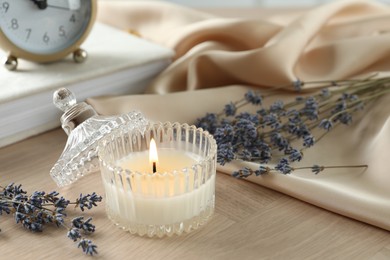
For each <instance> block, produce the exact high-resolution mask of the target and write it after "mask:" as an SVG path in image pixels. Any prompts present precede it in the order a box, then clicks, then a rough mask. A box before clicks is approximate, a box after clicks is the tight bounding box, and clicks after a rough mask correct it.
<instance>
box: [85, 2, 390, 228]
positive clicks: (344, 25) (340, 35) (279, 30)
mask: <svg viewBox="0 0 390 260" xmlns="http://www.w3.org/2000/svg"><path fill="white" fill-rule="evenodd" d="M110 17H111V18H110ZM112 17H115V18H117V19H112ZM99 19H101V20H102V21H106V22H109V23H111V24H113V25H115V26H118V27H120V28H131V29H136V30H137V31H139V32H140V33H141V34H142V35H143V36H144V37H145V38H148V39H150V40H153V41H155V42H159V43H161V44H164V45H166V46H170V47H172V48H175V50H176V51H177V57H176V59H175V61H174V62H173V64H172V65H171V66H170V67H169V68H168V69H167V70H166V71H164V72H163V73H162V74H161V75H160V76H159V77H157V79H156V80H155V82H154V83H153V84H152V86H151V87H150V89H149V91H151V92H156V93H160V94H161V93H168V92H172V91H177V90H193V89H200V88H210V87H219V88H211V89H204V90H196V91H191V92H178V93H171V94H164V95H156V94H149V95H136V96H121V97H101V98H93V99H89V100H88V102H89V103H90V104H91V105H92V106H94V108H95V109H96V110H97V111H98V112H99V113H100V114H103V115H113V114H120V113H124V112H128V111H131V110H134V109H136V110H140V111H142V112H143V113H144V114H145V115H146V116H147V117H148V118H150V119H151V120H155V121H179V122H188V123H193V122H194V121H195V120H196V118H198V117H201V116H203V115H204V114H205V113H206V112H218V111H220V110H221V109H222V107H223V105H224V104H225V103H227V102H229V101H234V100H237V99H238V98H240V97H241V96H242V95H243V94H244V93H245V92H246V91H247V89H248V87H247V86H252V87H253V86H259V87H261V86H263V87H271V86H273V85H285V84H288V83H289V82H290V81H292V80H295V79H296V78H300V79H302V80H314V79H339V78H345V77H351V76H359V75H363V74H366V73H369V72H372V71H380V72H383V73H384V74H387V73H388V72H389V71H390V62H389V60H390V59H389V58H390V36H389V35H390V34H389V33H385V31H387V30H390V13H389V9H388V8H387V7H386V8H385V7H384V6H380V5H377V4H375V3H373V2H371V1H366V2H362V1H359V2H351V1H337V2H335V3H332V4H330V5H327V6H324V7H320V8H318V9H315V10H312V11H309V12H307V13H305V14H303V15H302V16H300V17H298V18H297V19H295V20H294V21H293V22H291V23H288V24H284V22H283V19H271V20H270V21H272V22H267V21H262V20H245V19H220V18H215V17H212V16H210V15H206V14H202V13H198V12H195V11H192V10H189V9H185V8H181V7H177V6H174V5H168V4H163V3H150V2H149V1H148V2H143V3H132V2H120V3H119V2H118V3H117V2H108V1H107V2H101V6H100V14H99ZM238 83H240V84H242V85H246V86H237V85H236V86H228V85H235V84H238ZM275 98H278V99H283V100H288V99H290V98H294V94H293V93H291V92H290V91H286V93H285V94H281V95H280V96H278V97H275ZM271 101H272V100H268V102H271ZM389 116H390V95H387V96H384V97H382V98H381V99H380V100H379V101H378V102H376V103H375V105H371V106H368V107H367V108H366V109H365V111H364V112H361V113H360V114H359V115H358V116H356V117H355V118H354V123H353V125H352V126H348V127H344V126H340V127H338V128H336V129H334V130H333V131H332V132H331V133H330V134H329V135H328V136H326V137H325V138H324V139H323V140H322V141H321V142H319V143H318V144H316V146H314V147H313V148H310V149H308V150H306V151H305V154H304V160H303V161H302V162H300V163H299V164H298V165H301V166H302V165H307V166H311V165H313V164H319V165H348V164H368V165H369V168H368V169H366V170H363V169H361V170H360V169H359V170H356V169H353V170H352V169H337V170H327V171H325V172H322V173H320V174H319V175H314V174H313V173H311V172H309V171H307V172H304V171H302V172H294V173H293V174H291V175H287V176H285V175H281V174H270V175H266V176H262V177H250V178H249V180H250V181H253V182H256V183H259V184H261V185H264V186H267V187H270V188H272V189H275V190H278V191H280V192H283V193H286V194H289V195H291V196H293V197H296V198H298V199H301V200H304V201H307V202H309V203H312V204H314V205H317V206H319V207H323V208H325V209H328V210H331V211H334V212H337V213H339V214H342V215H345V216H348V217H351V218H354V219H357V220H360V221H364V222H366V223H370V224H372V225H376V226H378V227H381V228H384V229H387V230H390V188H389V183H390V170H389V166H388V161H389V158H390V152H389V147H390V117H389ZM243 166H249V167H253V168H254V169H255V168H256V167H258V166H257V165H256V164H253V163H245V162H234V163H231V164H229V165H227V166H225V167H220V168H219V170H220V171H222V172H225V173H231V172H232V171H233V170H236V169H239V168H241V167H243ZM237 181H239V180H237ZM217 195H218V194H217Z"/></svg>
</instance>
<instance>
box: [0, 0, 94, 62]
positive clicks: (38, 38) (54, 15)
mask: <svg viewBox="0 0 390 260" xmlns="http://www.w3.org/2000/svg"><path fill="white" fill-rule="evenodd" d="M91 19H92V1H89V0H0V29H1V31H2V33H3V34H4V35H5V37H6V38H7V39H8V40H9V41H10V42H11V43H12V44H13V45H15V46H17V47H18V48H20V49H21V50H23V51H26V52H29V53H32V54H42V55H50V54H53V53H57V52H60V51H63V50H65V49H67V48H69V47H70V46H72V45H73V44H75V43H76V42H77V41H78V40H79V39H80V37H82V35H83V34H84V32H85V31H86V30H87V28H88V26H89V23H90V21H91Z"/></svg>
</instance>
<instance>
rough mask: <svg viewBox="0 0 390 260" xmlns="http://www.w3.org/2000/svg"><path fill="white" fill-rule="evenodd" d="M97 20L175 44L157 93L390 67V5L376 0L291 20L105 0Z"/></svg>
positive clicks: (331, 6) (285, 81)
mask: <svg viewBox="0 0 390 260" xmlns="http://www.w3.org/2000/svg"><path fill="white" fill-rule="evenodd" d="M114 17H115V18H114ZM98 19H99V20H100V21H102V22H105V23H109V24H111V25H114V26H117V27H119V28H123V29H135V30H136V31H138V32H139V33H140V34H141V35H142V36H144V37H145V38H146V39H150V40H152V41H154V42H157V43H161V44H163V45H165V46H168V47H171V48H174V49H175V51H176V53H177V54H176V60H175V62H174V63H173V64H172V65H171V66H170V67H169V68H168V69H166V70H165V71H164V72H163V73H162V74H161V75H160V76H159V77H158V78H157V79H156V81H155V82H154V84H153V85H152V86H150V88H149V92H151V93H160V94H162V93H168V92H172V91H179V90H194V89H199V88H210V87H220V86H226V85H234V84H245V85H252V86H275V85H286V84H289V83H290V82H291V81H293V80H295V79H297V78H300V79H303V80H317V79H320V80H329V79H330V80H331V79H340V78H347V77H351V76H355V75H359V74H364V73H367V72H371V71H389V70H390V63H389V62H388V60H389V59H390V44H389V42H390V8H389V7H388V6H385V5H379V4H377V3H376V2H375V1H370V0H368V1H340V0H338V1H335V2H334V3H331V4H328V5H326V6H322V7H319V8H317V9H314V10H312V11H309V12H306V13H305V14H303V15H301V16H299V17H298V18H297V19H295V20H293V21H292V22H289V23H286V21H285V19H284V20H283V19H270V21H265V20H261V17H259V19H257V20H254V19H250V20H249V19H222V18H218V17H213V16H211V15H207V14H202V13H199V12H197V11H194V10H191V9H187V8H184V7H180V6H176V5H171V4H167V3H162V2H150V1H147V2H145V1H140V2H134V1H127V2H123V1H102V2H100V6H99V13H98Z"/></svg>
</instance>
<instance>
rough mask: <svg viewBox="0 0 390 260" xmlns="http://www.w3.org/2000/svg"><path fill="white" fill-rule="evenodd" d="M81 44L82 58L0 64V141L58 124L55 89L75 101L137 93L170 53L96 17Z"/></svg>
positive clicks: (159, 68) (38, 131)
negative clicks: (11, 67) (9, 66)
mask: <svg viewBox="0 0 390 260" xmlns="http://www.w3.org/2000/svg"><path fill="white" fill-rule="evenodd" d="M82 48H83V49H85V50H86V51H87V52H88V54H89V56H88V59H87V60H86V61H85V62H84V63H82V64H76V63H74V62H73V61H72V59H71V57H69V58H68V59H65V60H63V61H59V62H55V63H51V64H37V63H33V62H28V61H23V60H19V65H18V70H17V71H8V70H6V69H5V68H0V85H1V86H0V87H1V91H0V147H2V146H5V145H8V144H11V143H14V142H16V141H19V140H22V139H24V138H27V137H30V136H32V135H36V134H39V133H42V132H44V131H47V130H50V129H52V128H55V127H57V126H59V125H60V121H59V120H60V116H61V112H60V111H59V110H57V108H56V107H55V106H54V105H53V103H52V96H53V92H54V91H55V90H56V89H58V88H61V87H66V88H69V89H70V90H71V91H72V92H74V93H75V95H76V97H77V98H78V99H79V100H78V101H83V100H84V99H86V98H88V97H93V96H101V95H118V94H137V93H142V92H143V90H144V88H145V87H146V85H147V84H148V83H149V82H150V80H151V79H152V78H153V77H154V76H156V75H157V74H158V73H160V72H161V71H162V70H163V69H164V68H165V67H166V66H167V65H169V63H170V60H171V58H172V57H173V51H172V50H171V49H168V48H165V47H162V46H159V45H156V44H153V43H151V42H148V41H145V40H143V39H140V38H138V37H135V36H132V35H130V34H128V33H126V32H123V31H120V30H118V29H115V28H112V27H109V26H107V25H103V24H99V23H96V24H95V26H94V28H93V30H92V32H91V34H90V35H89V37H88V39H87V40H86V41H85V43H84V44H83V46H82ZM0 55H1V56H6V54H5V53H1V52H0Z"/></svg>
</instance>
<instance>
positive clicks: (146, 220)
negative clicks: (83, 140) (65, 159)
mask: <svg viewBox="0 0 390 260" xmlns="http://www.w3.org/2000/svg"><path fill="white" fill-rule="evenodd" d="M152 139H154V140H155V142H156V146H157V156H158V159H156V161H155V162H151V161H150V157H149V152H150V150H149V149H150V144H151V140H152ZM216 151H217V145H216V142H215V140H214V138H213V137H212V136H211V135H210V134H209V133H208V132H207V131H204V130H203V129H201V128H196V127H195V126H189V125H187V124H179V123H173V124H172V123H164V124H162V123H151V124H149V126H148V127H147V128H146V131H145V132H142V131H140V130H137V129H135V130H134V129H130V128H125V127H122V128H119V129H116V130H115V131H113V132H112V133H111V134H110V135H108V136H106V137H105V138H103V139H102V141H101V142H100V143H99V152H98V154H99V161H100V169H101V174H102V180H103V184H104V188H105V191H106V200H105V202H106V210H107V215H108V217H109V218H110V219H111V220H112V221H113V222H114V223H115V224H116V225H118V226H119V227H121V228H123V229H124V230H128V231H130V233H132V234H138V235H141V236H143V235H147V236H149V237H153V236H158V237H163V236H165V235H167V236H171V235H173V234H178V235H180V234H182V233H183V232H190V231H191V230H194V229H197V228H198V227H200V226H201V225H203V224H205V223H206V222H207V221H208V220H209V219H210V217H211V216H212V214H213V212H214V204H215V176H216ZM154 171H155V172H154Z"/></svg>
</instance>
